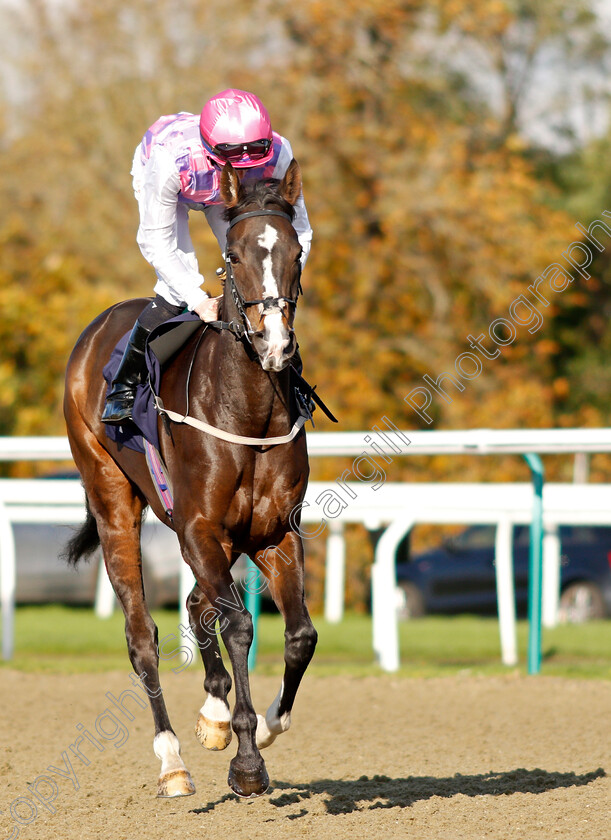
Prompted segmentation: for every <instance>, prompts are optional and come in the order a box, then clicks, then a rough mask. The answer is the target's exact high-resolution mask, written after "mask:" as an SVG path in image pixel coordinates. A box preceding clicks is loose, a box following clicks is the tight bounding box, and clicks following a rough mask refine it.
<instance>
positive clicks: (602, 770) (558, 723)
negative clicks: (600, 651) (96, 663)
mask: <svg viewBox="0 0 611 840" xmlns="http://www.w3.org/2000/svg"><path fill="white" fill-rule="evenodd" d="M201 683H202V675H201V674H200V673H197V672H196V671H194V670H193V671H190V672H189V673H185V674H179V675H176V674H172V673H170V674H167V675H165V677H164V691H165V694H166V699H167V702H168V706H169V710H170V716H171V718H172V721H173V724H174V728H175V729H176V732H177V734H178V737H179V739H180V741H181V744H182V754H183V758H184V760H185V763H186V764H187V767H188V768H189V770H190V771H191V774H192V776H193V779H194V782H195V785H196V788H197V793H196V794H195V795H194V796H192V797H187V798H183V799H179V800H176V799H174V800H157V799H156V798H155V791H156V779H157V772H158V762H157V759H156V758H155V756H154V754H153V751H152V735H153V733H152V724H151V716H150V712H149V711H148V709H146V708H141V707H140V705H139V704H138V703H137V701H136V700H135V699H134V698H133V697H130V695H124V696H123V699H124V701H125V708H126V709H127V712H128V713H122V712H121V711H120V710H119V709H118V708H117V707H116V706H114V705H113V703H112V699H111V698H109V697H108V693H109V692H110V694H111V695H112V697H114V698H115V699H116V698H119V695H120V694H121V692H123V691H124V690H126V689H133V685H132V683H130V680H129V672H128V671H127V669H126V670H125V672H123V673H112V674H86V675H80V676H63V675H32V674H22V673H18V672H16V671H11V670H2V671H1V672H0V745H1V746H0V751H1V755H0V777H1V780H2V785H1V788H0V790H1V792H0V810H1V812H2V813H0V840H5V838H7V840H8V838H11V840H14V838H16V837H18V836H19V837H20V838H24V840H27V838H32V840H36V838H44V840H48V838H55V837H57V838H62V840H73V838H74V840H77V838H78V839H79V840H86V838H109V840H110V838H112V840H122V838H126V840H127V838H129V839H130V840H131V838H136V837H138V838H139V837H146V838H147V840H174V838H176V840H189V838H201V837H206V838H213V837H227V838H249V840H250V838H259V837H261V838H263V837H265V838H270V840H275V838H280V837H282V838H285V837H291V838H293V837H299V838H300V837H304V838H306V837H307V838H308V840H316V838H333V840H343V838H348V837H364V838H376V840H377V838H380V840H387V838H405V837H413V838H417V840H423V839H424V838H426V839H427V840H428V839H429V838H430V839H431V840H437V838H439V840H441V838H443V840H455V838H468V840H477V838H480V837H481V838H503V840H505V838H507V840H512V838H528V840H535V838H546V840H547V838H567V839H568V838H571V840H573V838H577V837H579V838H580V840H588V839H589V838H592V840H594V838H596V839H597V840H598V838H600V840H603V838H604V839H605V840H608V838H609V837H610V836H611V830H610V827H609V826H610V824H611V821H610V803H611V783H610V781H609V775H608V774H610V773H611V760H610V759H611V755H610V741H611V737H610V729H611V727H610V721H611V682H602V681H597V682H595V681H577V680H563V679H555V678H548V677H545V676H543V677H538V678H532V677H531V678H527V677H517V676H508V677H505V678H488V677H486V678H477V677H472V676H464V677H458V678H453V677H452V678H451V677H448V678H443V679H432V680H411V679H394V678H392V677H388V676H385V677H379V678H374V677H368V678H362V679H359V678H349V677H329V678H308V677H307V675H306V678H305V682H304V684H303V686H302V689H301V691H300V694H299V696H298V699H297V704H296V707H295V711H294V715H293V728H292V729H291V731H290V732H288V733H287V734H286V735H284V736H282V737H281V738H279V739H278V741H277V742H276V743H275V744H274V745H273V746H272V747H270V749H269V750H266V751H265V759H266V762H267V768H268V771H269V774H270V778H271V779H272V789H271V791H270V792H269V793H268V794H267V795H266V796H264V797H261V798H259V799H257V800H253V801H240V800H238V799H237V797H235V796H234V795H233V794H232V793H231V791H230V790H229V788H228V787H227V784H226V778H227V771H228V766H229V760H230V758H231V757H232V756H233V755H234V753H235V749H236V745H235V740H234V742H233V743H232V744H231V745H230V747H229V748H228V749H227V750H226V751H225V752H223V753H208V752H206V751H205V750H203V749H202V748H201V747H200V746H199V744H198V743H197V741H196V739H195V735H194V734H193V727H194V724H195V720H196V717H197V710H198V708H199V706H200V705H201V702H202V697H203V689H202V688H201ZM277 688H278V680H277V679H273V678H270V677H255V678H254V679H253V697H254V700H255V704H256V707H257V710H258V711H262V710H264V708H265V707H266V706H267V704H268V703H269V702H271V700H272V699H273V697H274V696H275V694H276V691H277ZM107 710H108V711H107ZM109 713H110V714H109ZM129 714H131V715H132V717H133V720H131V719H130V718H129ZM96 721H97V723H98V725H99V726H100V727H101V728H102V729H103V730H104V731H105V732H106V733H107V735H109V736H111V737H107V739H106V740H104V739H103V738H102V737H101V736H100V734H99V730H96ZM85 731H86V732H87V733H90V734H91V735H92V737H93V736H95V739H96V740H97V742H98V743H100V744H102V746H103V747H104V749H103V751H102V750H100V749H99V748H98V747H96V746H95V745H94V743H93V741H91V740H88V739H87V736H86V734H84V733H85ZM79 736H81V737H83V738H84V740H83V741H81V742H80V750H81V753H82V755H83V757H84V758H83V759H82V760H79V759H78V758H77V757H76V756H75V755H74V753H73V752H71V750H70V745H71V744H74V743H75V742H76V739H77V738H78V737H79ZM64 756H71V757H72V761H71V766H72V777H71V776H70V774H69V773H68V770H67V769H66V768H67V767H68V765H67V764H66V761H65V758H64ZM86 762H89V763H88V764H87V763H86ZM50 766H52V767H55V768H56V770H63V771H64V775H63V776H62V775H61V774H59V773H57V772H55V773H54V772H53V771H50V770H48V769H47V768H49V767H50ZM43 777H44V778H43ZM46 779H50V780H51V783H49V782H48V781H46ZM53 784H55V788H56V791H55V793H54V790H53ZM28 785H29V787H28ZM36 793H38V794H39V796H40V798H39V799H37V798H36ZM52 797H54V798H52ZM47 798H48V799H49V800H50V801H49V802H48V804H47V805H45V804H44V801H43V800H45V799H47ZM28 803H31V804H28ZM11 808H12V811H11ZM34 811H35V812H36V813H34ZM16 818H17V819H16ZM19 819H21V823H20V822H19V821H18V820H19ZM27 820H30V823H29V824H24V823H25V822H27ZM17 829H18V830H19V833H18V834H17Z"/></svg>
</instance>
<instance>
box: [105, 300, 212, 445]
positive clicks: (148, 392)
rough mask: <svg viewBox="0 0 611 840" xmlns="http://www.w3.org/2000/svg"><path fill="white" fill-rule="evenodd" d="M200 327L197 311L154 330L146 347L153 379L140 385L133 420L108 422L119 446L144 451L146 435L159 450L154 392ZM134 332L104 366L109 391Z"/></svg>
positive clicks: (173, 319)
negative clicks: (165, 370)
mask: <svg viewBox="0 0 611 840" xmlns="http://www.w3.org/2000/svg"><path fill="white" fill-rule="evenodd" d="M199 326H203V324H202V321H201V320H200V318H199V316H198V315H195V314H194V313H193V312H183V313H182V314H181V315H177V316H176V318H171V319H170V320H169V321H166V322H165V323H164V324H161V325H160V326H159V327H156V328H155V329H154V330H153V331H152V332H151V334H150V336H149V339H148V342H147V347H146V363H147V367H148V371H149V381H147V382H145V383H144V384H143V385H139V386H138V388H137V389H136V400H135V403H134V409H133V412H132V413H133V418H134V419H133V421H128V422H127V423H125V424H124V425H122V426H111V425H106V435H107V437H109V438H110V440H113V441H115V443H117V444H118V445H119V446H127V447H128V449H134V450H136V452H144V442H143V438H146V440H148V441H149V442H150V443H151V444H152V445H153V446H154V447H155V449H157V450H158V449H159V433H158V430H157V411H156V410H155V403H154V401H153V393H159V384H160V381H161V367H162V364H163V363H164V362H166V361H167V360H168V359H169V358H171V356H173V355H174V353H175V352H176V351H177V350H178V349H179V348H180V347H182V345H183V344H184V343H185V341H186V340H187V339H188V338H189V337H190V336H191V335H193V333H194V332H195V330H196V329H197V328H198V327H199ZM130 333H131V329H130V331H129V332H127V333H125V335H124V336H123V337H122V338H121V339H120V341H119V342H118V344H117V345H116V347H115V348H114V350H113V351H112V353H111V355H110V359H109V361H108V363H107V364H106V366H105V367H104V371H103V374H104V379H105V380H106V383H107V388H106V393H107V394H108V392H109V391H110V387H111V383H112V380H113V379H114V376H115V374H116V372H117V369H118V367H119V364H120V363H121V359H122V358H123V353H124V351H125V346H126V344H127V341H128V339H129V336H130Z"/></svg>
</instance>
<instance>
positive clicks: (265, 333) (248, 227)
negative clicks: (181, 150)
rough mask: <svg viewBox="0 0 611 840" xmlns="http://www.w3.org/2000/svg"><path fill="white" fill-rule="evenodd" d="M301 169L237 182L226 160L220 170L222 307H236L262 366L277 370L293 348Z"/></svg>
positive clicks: (291, 168)
mask: <svg viewBox="0 0 611 840" xmlns="http://www.w3.org/2000/svg"><path fill="white" fill-rule="evenodd" d="M300 193H301V172H300V170H299V164H298V163H297V161H296V160H292V161H291V163H290V165H289V168H288V169H287V171H286V174H285V176H284V178H283V179H282V181H277V180H273V179H267V180H263V181H256V182H253V183H251V184H242V183H241V181H240V178H239V176H238V173H237V172H236V170H235V169H234V168H233V167H232V165H231V164H230V163H227V164H226V165H225V167H224V168H223V172H222V175H221V198H222V199H223V201H224V203H225V207H226V208H227V209H226V218H227V219H228V221H229V222H230V226H229V230H228V231H227V245H226V252H225V258H226V263H227V280H226V285H225V295H224V308H225V309H227V308H229V309H230V310H235V309H237V312H238V315H239V316H240V317H241V319H242V321H243V323H244V327H245V328H246V330H247V334H248V336H249V338H250V341H251V343H252V346H253V348H254V350H255V352H256V353H257V355H258V357H259V361H260V363H261V367H262V368H263V370H273V371H280V370H282V369H283V368H285V367H286V365H287V364H288V363H289V361H290V359H291V358H292V356H293V355H294V353H295V350H296V348H297V342H296V340H295V332H294V330H293V321H294V318H295V308H296V306H297V296H298V294H299V291H300V283H299V279H300V274H301V260H300V257H301V246H300V244H299V240H298V239H297V234H296V232H295V228H294V227H293V224H292V219H293V216H294V213H295V210H294V204H295V202H296V201H297V199H298V198H299V195H300Z"/></svg>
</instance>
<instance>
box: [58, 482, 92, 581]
mask: <svg viewBox="0 0 611 840" xmlns="http://www.w3.org/2000/svg"><path fill="white" fill-rule="evenodd" d="M85 506H86V508H87V515H86V517H85V521H84V523H83V524H82V525H81V527H80V528H79V529H78V531H76V533H75V534H74V536H73V537H72V538H71V539H70V540H69V541H68V542H67V543H66V547H65V548H64V550H63V552H62V559H64V560H65V561H66V562H67V563H68V564H69V565H70V566H76V564H77V563H78V561H79V560H80V559H81V558H82V559H85V560H86V559H88V558H89V557H91V555H92V554H93V552H94V551H95V550H96V549H97V548H99V546H100V535H99V534H98V524H97V522H96V521H95V516H94V515H93V514H92V513H91V511H90V510H89V499H87V497H85Z"/></svg>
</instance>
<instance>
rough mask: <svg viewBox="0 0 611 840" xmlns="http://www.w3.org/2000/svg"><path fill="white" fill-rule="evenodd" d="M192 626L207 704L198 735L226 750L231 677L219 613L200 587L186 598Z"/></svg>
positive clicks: (207, 744) (212, 746)
mask: <svg viewBox="0 0 611 840" xmlns="http://www.w3.org/2000/svg"><path fill="white" fill-rule="evenodd" d="M187 608H188V610H189V617H190V620H191V627H192V628H193V632H194V633H195V637H196V639H197V643H198V646H199V649H200V652H201V655H202V660H203V663H204V668H205V669H206V678H205V680H204V688H205V689H206V692H207V695H208V696H207V697H206V702H205V703H204V705H203V706H202V707H201V709H200V712H199V716H198V718H197V724H196V726H195V734H196V735H197V737H198V739H199V741H200V743H201V745H202V746H203V747H206V749H208V750H224V749H225V747H228V746H229V744H230V742H231V711H230V710H229V703H228V702H227V695H228V693H229V691H230V690H231V677H230V676H229V673H228V671H227V669H226V668H225V665H224V664H223V658H222V656H221V651H220V647H219V643H218V637H217V635H216V626H215V625H216V621H217V619H218V617H219V615H220V610H217V609H216V608H215V607H213V606H212V604H211V603H210V601H209V600H208V599H207V598H206V596H205V595H204V593H203V592H202V590H201V589H200V588H199V586H198V585H197V584H195V586H194V587H193V589H192V591H191V593H190V594H189V597H188V599H187Z"/></svg>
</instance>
